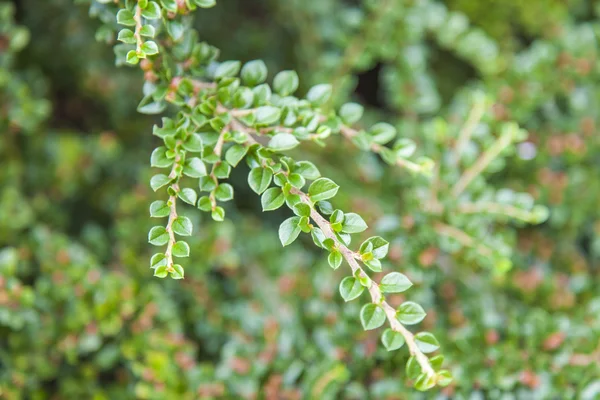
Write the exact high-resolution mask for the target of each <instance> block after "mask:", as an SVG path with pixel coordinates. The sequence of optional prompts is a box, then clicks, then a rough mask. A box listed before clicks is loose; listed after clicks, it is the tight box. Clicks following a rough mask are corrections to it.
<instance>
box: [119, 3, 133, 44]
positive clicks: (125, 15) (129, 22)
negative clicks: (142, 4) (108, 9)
mask: <svg viewBox="0 0 600 400" xmlns="http://www.w3.org/2000/svg"><path fill="white" fill-rule="evenodd" d="M117 23H118V24H120V25H125V26H135V19H133V13H132V12H131V11H129V10H127V9H125V8H123V9H121V10H119V12H118V13H117ZM132 33H133V32H132ZM119 40H120V39H119Z"/></svg>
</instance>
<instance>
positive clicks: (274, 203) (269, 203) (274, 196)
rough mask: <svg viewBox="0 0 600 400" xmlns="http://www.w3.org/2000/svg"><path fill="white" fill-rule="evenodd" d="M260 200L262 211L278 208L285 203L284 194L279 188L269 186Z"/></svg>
mask: <svg viewBox="0 0 600 400" xmlns="http://www.w3.org/2000/svg"><path fill="white" fill-rule="evenodd" d="M260 202H261V204H262V209H263V211H272V210H276V209H278V208H279V207H281V206H282V205H283V203H285V196H284V195H283V191H282V190H281V189H280V188H278V187H274V188H269V189H267V190H266V191H265V192H264V193H263V195H262V196H261V198H260Z"/></svg>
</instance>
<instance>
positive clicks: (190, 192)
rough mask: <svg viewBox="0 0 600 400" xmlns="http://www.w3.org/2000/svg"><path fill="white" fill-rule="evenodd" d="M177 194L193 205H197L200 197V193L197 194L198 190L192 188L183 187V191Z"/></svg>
mask: <svg viewBox="0 0 600 400" xmlns="http://www.w3.org/2000/svg"><path fill="white" fill-rule="evenodd" d="M177 196H179V198H180V199H181V200H183V201H185V202H186V203H188V204H191V205H193V206H194V205H196V200H197V199H198V194H196V191H195V190H194V189H190V188H183V189H181V191H180V192H179V193H177Z"/></svg>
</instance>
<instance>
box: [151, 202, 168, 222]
mask: <svg viewBox="0 0 600 400" xmlns="http://www.w3.org/2000/svg"><path fill="white" fill-rule="evenodd" d="M170 213H171V208H170V207H169V206H168V204H167V203H166V202H164V201H162V200H156V201H153V202H152V204H150V216H151V217H153V218H163V217H166V216H168V215H169V214H170Z"/></svg>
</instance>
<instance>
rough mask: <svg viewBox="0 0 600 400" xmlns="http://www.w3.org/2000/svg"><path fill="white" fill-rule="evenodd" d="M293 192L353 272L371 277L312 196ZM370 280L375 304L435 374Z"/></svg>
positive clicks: (427, 372) (369, 288) (433, 373)
mask: <svg viewBox="0 0 600 400" xmlns="http://www.w3.org/2000/svg"><path fill="white" fill-rule="evenodd" d="M292 193H294V194H297V195H299V196H300V198H301V200H302V202H303V203H305V204H307V205H308V206H310V217H311V219H312V220H313V221H314V222H315V223H316V224H317V226H318V227H319V228H320V229H321V230H322V231H323V234H324V235H325V236H326V237H327V238H329V239H331V240H333V241H334V243H335V246H336V248H337V249H338V251H339V252H340V253H341V254H342V256H343V257H344V258H345V259H346V262H347V263H348V265H350V268H351V269H352V272H353V273H354V274H359V275H360V276H361V277H365V278H369V276H368V275H367V273H366V272H365V271H364V270H363V269H362V268H361V266H360V265H359V264H358V261H357V260H356V253H355V252H353V251H352V250H350V249H349V248H348V247H347V246H346V245H344V244H343V243H342V242H340V241H339V240H338V238H337V237H336V236H335V234H334V233H333V229H332V228H331V224H330V222H329V221H327V220H326V219H325V218H323V217H322V216H321V214H319V213H318V212H317V210H316V209H315V207H314V204H313V202H312V201H311V200H310V197H309V196H308V195H307V194H306V193H304V192H302V191H300V190H298V189H292ZM369 281H370V286H369V287H368V290H369V294H370V295H371V301H372V302H373V303H374V304H379V305H381V307H382V308H383V310H384V311H385V315H386V316H387V319H388V321H389V323H390V327H391V328H392V329H393V330H394V331H396V332H398V333H400V334H401V335H402V336H403V337H404V339H405V341H406V344H407V346H408V350H409V352H410V354H411V355H413V356H414V357H415V359H416V360H417V362H418V363H419V365H420V366H421V369H422V370H423V372H425V373H426V374H427V375H428V376H435V371H434V370H433V368H432V366H431V364H430V363H429V359H428V358H427V356H426V355H425V354H423V353H422V352H421V350H419V347H418V346H417V343H416V341H415V337H414V335H413V334H412V332H410V331H409V330H408V329H406V328H405V327H404V325H402V323H400V321H398V318H396V310H395V309H394V308H393V307H392V306H390V305H389V304H388V303H387V302H386V301H385V299H384V297H383V294H382V293H381V289H380V288H379V285H378V284H377V283H375V282H374V281H373V280H371V279H370V278H369Z"/></svg>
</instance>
